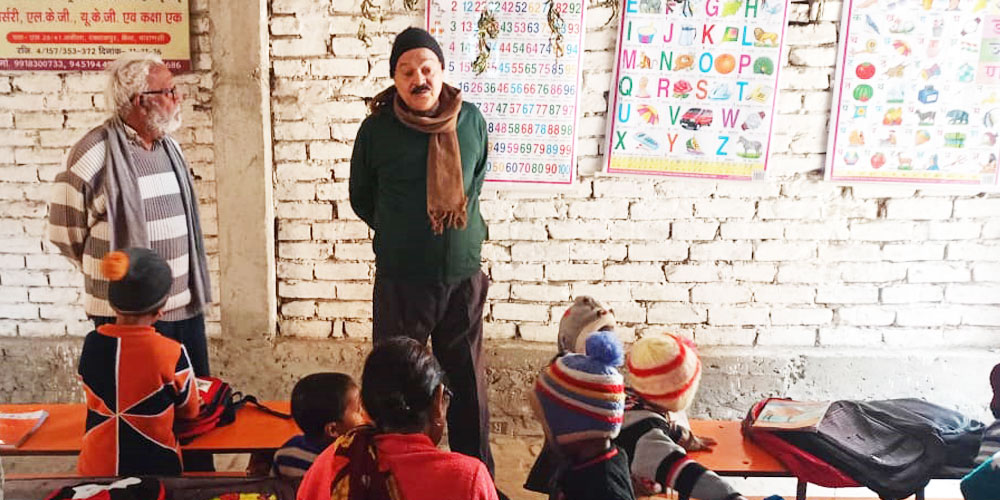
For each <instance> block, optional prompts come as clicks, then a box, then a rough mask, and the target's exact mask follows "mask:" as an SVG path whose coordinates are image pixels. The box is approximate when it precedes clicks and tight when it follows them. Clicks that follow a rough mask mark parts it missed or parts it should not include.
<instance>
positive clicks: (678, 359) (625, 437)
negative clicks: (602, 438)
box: [616, 334, 743, 500]
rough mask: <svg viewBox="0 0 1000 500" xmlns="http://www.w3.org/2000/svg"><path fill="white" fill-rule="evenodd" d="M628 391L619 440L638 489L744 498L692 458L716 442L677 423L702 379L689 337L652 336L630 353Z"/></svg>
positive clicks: (719, 499)
mask: <svg viewBox="0 0 1000 500" xmlns="http://www.w3.org/2000/svg"><path fill="white" fill-rule="evenodd" d="M626 363H627V365H628V392H629V398H628V402H627V403H626V411H625V419H624V422H623V424H622V432H621V434H620V435H619V436H618V439H617V440H616V443H617V444H618V446H621V447H622V448H623V449H625V450H626V451H627V452H628V453H629V463H630V469H631V472H632V479H633V481H635V483H636V484H637V485H641V488H637V489H638V490H644V491H642V492H643V493H647V494H656V493H660V492H661V491H662V490H663V489H665V488H669V489H673V490H675V491H677V493H678V494H679V496H680V498H682V499H687V498H697V499H699V500H735V499H741V500H742V499H743V496H742V495H740V494H739V493H738V492H736V491H735V490H734V489H733V488H732V487H731V486H730V485H729V484H728V483H727V482H725V481H724V480H723V479H722V478H720V477H719V476H718V475H717V474H715V473H714V472H712V471H710V470H708V469H706V468H705V467H704V466H703V465H701V464H699V463H698V462H695V461H694V460H691V459H690V458H689V457H688V456H687V451H694V450H698V449H707V448H708V447H709V446H711V445H714V444H715V443H714V442H712V441H710V440H704V439H700V438H698V437H696V436H695V435H694V434H693V433H691V431H690V430H688V429H687V428H686V427H683V426H680V425H676V424H674V423H672V422H671V421H670V420H669V419H668V418H667V416H668V415H669V412H680V411H684V410H685V409H686V408H687V407H688V406H689V405H690V404H691V401H692V400H694V395H695V393H696V392H697V390H698V383H699V382H700V381H701V360H700V359H699V358H698V353H697V351H695V349H694V345H693V344H690V343H689V342H688V341H687V340H686V339H682V338H680V337H677V336H675V335H671V334H666V335H650V336H647V337H643V338H642V339H641V340H639V341H637V342H635V343H634V344H632V348H631V349H630V350H629V352H628V357H627V362H626Z"/></svg>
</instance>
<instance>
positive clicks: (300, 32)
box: [270, 0, 1000, 348]
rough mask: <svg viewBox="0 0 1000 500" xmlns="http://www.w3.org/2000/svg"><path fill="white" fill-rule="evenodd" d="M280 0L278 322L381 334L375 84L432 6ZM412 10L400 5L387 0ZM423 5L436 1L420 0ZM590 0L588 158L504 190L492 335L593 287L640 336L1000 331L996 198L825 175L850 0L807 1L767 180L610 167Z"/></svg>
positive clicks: (870, 340) (544, 320) (544, 316)
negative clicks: (843, 6)
mask: <svg viewBox="0 0 1000 500" xmlns="http://www.w3.org/2000/svg"><path fill="white" fill-rule="evenodd" d="M375 3H376V5H381V9H382V10H381V12H380V14H381V15H384V21H383V22H371V21H366V32H367V33H368V34H369V35H370V38H371V39H370V43H371V45H370V46H366V45H365V43H364V42H362V41H361V40H359V39H358V38H357V32H358V22H359V20H360V19H361V17H360V16H359V13H360V2H359V1H355V2H353V3H352V4H348V3H347V2H336V7H333V3H331V2H316V1H313V0H272V2H271V7H272V12H273V17H272V18H271V26H270V28H271V55H272V66H273V67H272V69H273V76H274V78H273V82H274V90H273V105H274V108H273V113H274V117H273V118H274V120H273V123H274V131H275V133H274V137H275V145H274V152H275V164H276V174H277V175H276V177H275V182H276V189H277V192H276V198H277V200H278V201H277V203H278V211H277V213H278V217H279V225H278V240H279V241H278V258H279V262H278V280H279V288H278V294H279V299H280V303H281V311H280V315H281V324H280V331H281V334H282V335H284V336H295V337H320V338H326V337H365V336H367V335H369V331H370V322H371V305H370V297H371V287H372V276H373V272H374V262H373V259H374V256H373V254H372V251H371V243H370V239H369V237H370V236H371V235H370V232H369V230H368V228H367V227H366V226H365V224H364V223H363V222H360V221H359V220H358V219H357V217H356V216H355V215H354V213H353V212H352V211H351V208H350V205H349V201H348V191H347V178H348V174H349V159H350V155H351V144H352V140H353V138H354V136H355V133H356V130H357V128H358V125H359V123H360V120H362V119H363V118H364V116H365V106H364V101H363V99H364V98H366V97H370V96H372V95H374V94H375V93H376V92H377V91H379V90H381V89H382V88H384V87H385V86H387V85H389V84H390V83H391V81H390V80H389V79H388V62H387V61H388V53H389V49H390V46H391V40H392V35H393V34H394V33H397V32H398V31H400V30H401V29H403V28H404V27H406V26H409V25H421V23H422V10H419V11H417V12H407V11H405V10H402V9H403V7H402V6H401V5H400V4H401V3H400V2H391V5H390V2H388V1H383V2H378V1H376V2H375ZM391 9H396V10H391ZM421 9H422V7H421ZM610 15H611V10H610V9H609V8H607V7H603V6H599V5H598V4H596V3H591V5H590V7H589V9H588V13H587V19H588V29H587V35H586V54H585V57H584V66H583V67H584V75H583V82H584V87H583V92H584V93H583V95H582V112H583V116H582V117H581V120H580V127H579V130H578V134H579V136H580V141H579V145H580V156H579V165H580V172H581V177H582V180H581V181H580V183H579V185H578V186H576V189H575V190H574V191H573V192H572V193H569V194H562V195H556V196H553V195H552V194H550V193H542V194H531V193H516V192H501V193H496V192H488V193H484V195H483V202H482V207H483V212H484V215H485V217H486V219H487V221H488V223H489V225H490V239H489V241H488V242H487V243H486V245H485V247H484V260H485V262H484V268H485V269H486V270H487V271H488V272H489V274H490V276H491V278H492V280H493V285H492V288H491V290H490V295H489V302H488V306H487V314H488V317H487V323H486V330H487V334H488V336H489V337H490V338H494V339H523V340H530V341H545V342H551V341H553V340H554V338H555V334H556V327H555V324H556V323H557V322H558V319H559V317H560V315H561V314H562V312H563V310H564V308H565V307H566V304H567V302H569V301H570V300H571V299H572V298H573V297H575V296H577V295H580V294H590V295H594V296H596V297H598V298H600V299H603V300H606V301H608V302H609V303H610V304H611V306H612V307H613V308H614V310H615V312H616V315H617V317H618V319H619V321H620V322H621V323H624V324H625V325H626V327H625V328H623V330H624V332H625V333H626V336H629V337H631V336H634V335H641V334H642V333H644V332H655V331H675V332H677V331H679V332H683V333H686V334H691V335H693V336H694V338H695V339H696V340H697V342H698V343H699V344H701V345H721V346H746V347H750V346H801V347H813V346H816V347H823V348H830V347H834V346H881V347H886V348H892V347H897V346H900V347H902V346H906V347H933V346H947V347H957V346H977V347H983V346H991V347H996V346H1000V329H998V328H997V327H998V326H1000V307H998V306H997V304H998V303H1000V251H998V250H1000V241H998V239H1000V217H997V216H998V215H1000V197H997V196H996V195H978V194H974V193H968V192H963V191H956V190H943V189H935V190H931V189H923V188H906V187H904V188H899V187H885V186H871V185H861V186H853V187H841V186H835V185H831V184H828V183H824V182H822V173H821V172H822V170H821V168H822V165H823V162H824V152H825V149H826V135H827V122H828V120H829V108H830V98H831V93H830V82H831V80H832V77H833V65H834V60H835V45H836V42H837V20H838V19H839V15H840V3H837V2H831V1H827V2H825V5H823V3H817V4H815V5H814V6H813V7H812V10H810V6H809V5H808V4H806V3H794V4H793V5H792V14H791V16H790V19H791V25H790V26H789V28H788V35H787V40H788V46H789V51H788V52H789V53H788V57H786V61H787V62H786V65H785V67H784V68H783V69H782V78H781V83H782V93H781V95H780V102H779V110H780V113H781V116H780V117H779V118H778V120H777V125H776V130H775V139H774V148H772V150H773V151H775V153H774V154H773V156H772V158H771V163H770V165H771V174H772V177H771V180H769V181H767V182H763V183H755V184H745V183H737V182H724V183H723V182H711V181H686V180H678V179H643V178H615V177H607V176H601V175H600V174H595V171H597V170H599V165H600V162H601V158H602V156H601V154H603V149H604V130H605V110H606V108H607V94H608V91H609V87H610V79H611V71H612V65H613V64H614V48H615V47H614V45H615V29H616V26H615V24H616V23H611V25H605V24H604V22H605V20H607V19H608V18H609V16H610Z"/></svg>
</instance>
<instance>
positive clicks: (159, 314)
mask: <svg viewBox="0 0 1000 500" xmlns="http://www.w3.org/2000/svg"><path fill="white" fill-rule="evenodd" d="M162 318H163V308H162V307H161V308H159V309H157V310H156V321H160V320H161V319H162Z"/></svg>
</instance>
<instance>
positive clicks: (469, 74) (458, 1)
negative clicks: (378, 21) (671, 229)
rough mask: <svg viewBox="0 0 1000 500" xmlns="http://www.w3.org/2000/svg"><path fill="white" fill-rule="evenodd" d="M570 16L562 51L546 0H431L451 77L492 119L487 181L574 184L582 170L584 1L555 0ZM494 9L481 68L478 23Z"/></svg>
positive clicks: (432, 23)
mask: <svg viewBox="0 0 1000 500" xmlns="http://www.w3.org/2000/svg"><path fill="white" fill-rule="evenodd" d="M552 4H553V7H554V8H555V9H556V10H557V11H558V12H559V13H560V14H561V16H562V19H563V21H565V33H564V35H563V40H562V46H563V49H564V53H563V54H562V55H561V56H559V57H557V56H556V47H555V44H554V42H553V40H552V37H551V30H550V28H549V23H548V21H547V14H548V11H547V8H546V1H545V0H524V1H522V0H518V1H506V0H504V1H482V0H428V4H427V19H426V22H427V29H428V31H429V32H430V33H431V34H432V35H433V36H434V37H435V38H436V39H437V40H438V42H439V43H440V44H441V48H442V50H443V51H444V54H445V72H446V76H445V81H446V82H448V83H450V84H452V85H455V86H456V87H458V88H459V89H461V90H462V96H463V99H465V100H466V101H469V102H472V103H474V104H476V105H477V106H478V107H479V110H480V111H481V112H482V113H483V116H484V117H485V118H486V121H487V130H488V133H489V159H488V166H487V169H488V172H487V174H486V181H487V185H492V186H495V187H501V188H512V187H530V186H535V187H546V186H549V187H552V186H561V185H564V186H568V185H572V184H573V183H574V180H575V172H576V126H577V120H578V115H579V101H580V97H579V96H580V94H581V92H580V84H581V64H582V55H583V30H584V28H585V24H584V11H585V4H584V2H583V1H582V0H578V1H574V0H559V1H554V2H553V3H552ZM484 9H489V10H490V12H493V13H494V17H495V19H496V21H497V23H498V28H499V32H498V35H497V37H496V38H494V39H487V43H488V45H489V47H490V49H491V50H490V52H489V59H488V66H487V68H486V70H485V71H484V72H483V73H482V74H479V75H477V74H476V72H475V71H474V69H473V63H474V61H475V60H476V57H477V55H478V54H479V36H478V34H479V28H478V22H479V19H480V16H481V14H482V12H483V10H484Z"/></svg>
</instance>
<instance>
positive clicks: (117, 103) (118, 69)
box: [104, 52, 163, 116]
mask: <svg viewBox="0 0 1000 500" xmlns="http://www.w3.org/2000/svg"><path fill="white" fill-rule="evenodd" d="M157 66H163V60H162V59H160V57H159V56H157V55H156V54H150V53H148V52H127V53H125V54H124V55H122V56H121V57H119V58H118V59H115V60H114V61H112V62H110V63H108V66H107V68H105V70H104V71H105V72H106V73H107V74H108V88H107V91H106V94H107V99H106V101H107V106H108V110H109V111H111V113H112V114H116V115H118V116H123V115H125V114H126V113H128V112H129V110H130V109H131V108H132V98H133V97H135V95H136V94H138V93H140V92H145V91H146V90H148V89H149V87H148V85H147V83H146V79H147V78H148V77H149V72H150V71H151V70H152V69H153V68H155V67H157Z"/></svg>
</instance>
